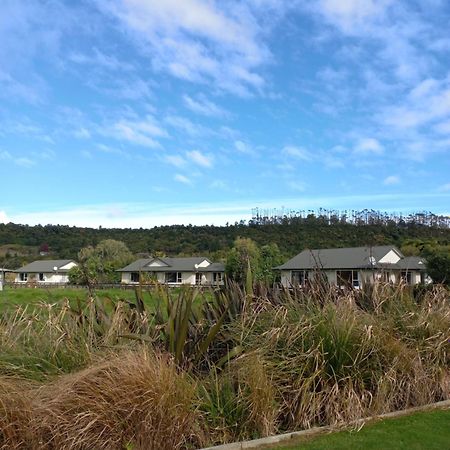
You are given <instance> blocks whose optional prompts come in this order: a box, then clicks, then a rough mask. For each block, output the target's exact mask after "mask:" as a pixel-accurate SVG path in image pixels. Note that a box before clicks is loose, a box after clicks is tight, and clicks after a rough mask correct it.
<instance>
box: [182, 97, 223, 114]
mask: <svg viewBox="0 0 450 450" xmlns="http://www.w3.org/2000/svg"><path fill="white" fill-rule="evenodd" d="M183 101H184V104H185V105H186V106H187V107H188V108H189V109H190V110H191V111H193V112H195V113H197V114H202V115H204V116H208V117H225V116H227V115H228V112H227V111H226V110H225V109H223V108H221V107H220V106H218V105H217V104H215V103H213V102H211V101H210V100H208V99H207V98H206V97H205V96H204V95H199V96H198V97H197V98H196V99H194V98H192V97H190V96H189V95H184V96H183Z"/></svg>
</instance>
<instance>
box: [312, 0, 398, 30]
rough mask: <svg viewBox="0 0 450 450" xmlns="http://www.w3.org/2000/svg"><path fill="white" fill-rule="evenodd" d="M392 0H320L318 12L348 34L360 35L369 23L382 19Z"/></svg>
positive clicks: (317, 5)
mask: <svg viewBox="0 0 450 450" xmlns="http://www.w3.org/2000/svg"><path fill="white" fill-rule="evenodd" d="M390 3H391V0H387V1H386V0H319V2H317V4H316V8H317V11H318V12H320V13H321V14H322V15H323V16H324V17H325V19H326V20H327V21H328V22H330V23H332V24H333V25H336V26H337V27H339V28H340V29H341V30H342V31H343V32H345V33H348V34H359V33H360V32H361V28H364V27H365V25H366V24H367V23H368V22H371V21H374V20H377V19H380V18H381V17H382V16H383V15H384V14H385V12H386V9H387V8H388V6H389V5H390Z"/></svg>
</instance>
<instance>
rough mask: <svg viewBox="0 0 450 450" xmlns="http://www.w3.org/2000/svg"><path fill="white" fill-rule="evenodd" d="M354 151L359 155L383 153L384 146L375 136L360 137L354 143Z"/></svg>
mask: <svg viewBox="0 0 450 450" xmlns="http://www.w3.org/2000/svg"><path fill="white" fill-rule="evenodd" d="M354 152H355V153H356V154H360V155H369V154H373V155H381V154H383V153H384V147H383V146H382V145H381V144H380V142H379V141H378V140H377V139H375V138H362V139H359V141H358V142H357V143H356V145H355V148H354Z"/></svg>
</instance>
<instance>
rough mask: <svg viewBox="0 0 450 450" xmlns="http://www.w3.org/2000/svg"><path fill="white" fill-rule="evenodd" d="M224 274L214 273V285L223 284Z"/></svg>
mask: <svg viewBox="0 0 450 450" xmlns="http://www.w3.org/2000/svg"><path fill="white" fill-rule="evenodd" d="M222 281H223V274H222V272H213V283H222Z"/></svg>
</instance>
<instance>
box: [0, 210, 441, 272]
mask: <svg viewBox="0 0 450 450" xmlns="http://www.w3.org/2000/svg"><path fill="white" fill-rule="evenodd" d="M322 211H323V210H322ZM319 212H320V211H319ZM361 214H362V212H361ZM324 217H325V215H324V214H319V213H318V214H317V215H315V214H308V215H306V216H305V217H291V218H285V219H283V220H272V221H268V220H265V219H264V220H263V219H261V220H260V221H259V222H258V221H253V220H251V221H249V222H248V223H246V222H244V221H241V222H237V223H234V224H227V225H226V226H211V225H203V226H193V225H172V226H161V227H154V228H150V229H144V228H138V229H132V228H125V229H119V228H101V227H100V228H85V227H71V226H66V225H45V226H42V225H37V226H29V225H19V224H13V223H8V224H0V251H1V252H0V267H6V268H11V269H16V268H17V267H20V266H21V265H23V264H24V263H27V262H30V261H32V260H35V259H39V258H41V259H42V258H47V259H53V258H55V259H56V258H71V259H77V258H78V256H79V255H78V254H79V252H80V250H81V249H83V248H89V247H91V248H96V246H98V245H99V244H100V243H101V242H102V241H105V240H108V239H112V240H115V241H121V242H123V243H124V244H125V246H126V247H127V248H128V249H129V251H130V253H131V254H132V255H133V257H146V256H150V255H159V256H200V255H201V256H207V257H210V258H211V259H213V260H216V261H223V262H225V261H227V259H228V257H229V256H230V252H231V254H233V252H235V251H237V250H236V249H235V250H233V249H234V248H235V247H236V242H237V240H238V239H250V240H251V241H252V242H253V243H254V244H255V246H256V247H257V248H258V251H259V252H260V256H259V259H260V260H261V261H265V260H267V261H269V260H270V259H271V258H272V259H277V258H278V259H280V260H281V261H284V260H286V259H288V258H291V257H292V256H294V255H296V254H297V253H299V252H300V251H302V250H303V249H306V248H337V247H355V246H364V245H369V246H375V245H390V244H392V245H396V246H397V247H399V248H400V249H401V250H402V251H403V252H404V253H405V254H406V255H421V256H424V257H430V256H431V255H434V254H438V255H441V256H442V257H443V258H446V257H447V256H448V254H450V228H448V227H444V226H442V223H441V222H437V223H435V221H432V220H428V219H427V221H424V223H418V222H417V221H401V222H399V223H396V222H395V221H381V222H374V223H372V222H371V221H369V222H366V221H364V222H361V223H358V222H355V223H353V222H348V221H343V220H337V221H335V220H332V221H330V220H329V219H326V220H325V218H324ZM427 217H432V215H431V214H429V215H428V216H427ZM250 247H251V246H250ZM275 248H276V250H274V249H275ZM40 252H41V256H40ZM266 254H268V255H269V256H267V257H266V256H264V255H266ZM261 255H263V256H261ZM270 255H271V256H270ZM274 255H275V256H274ZM264 264H265V263H263V265H264ZM267 264H269V263H267ZM264 272H265V269H261V270H260V269H258V274H256V273H255V275H257V276H258V277H262V278H264V275H262V274H263V273H264Z"/></svg>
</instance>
